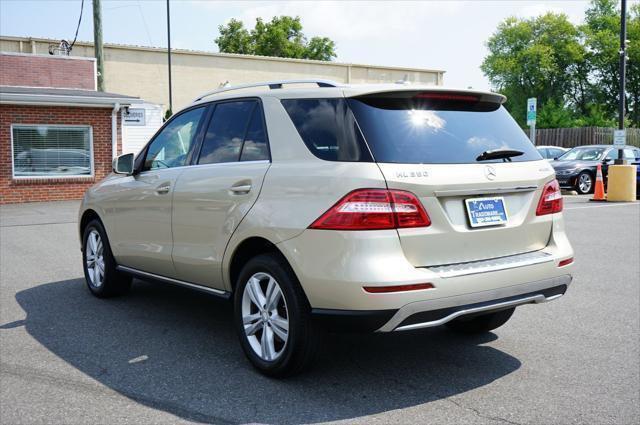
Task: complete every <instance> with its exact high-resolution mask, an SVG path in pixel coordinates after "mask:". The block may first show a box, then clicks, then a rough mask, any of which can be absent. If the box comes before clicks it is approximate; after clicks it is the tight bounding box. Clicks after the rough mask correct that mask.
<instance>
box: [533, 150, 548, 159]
mask: <svg viewBox="0 0 640 425" xmlns="http://www.w3.org/2000/svg"><path fill="white" fill-rule="evenodd" d="M536 149H537V150H538V153H539V154H540V156H542V157H543V158H549V156H550V153H549V149H547V148H536Z"/></svg>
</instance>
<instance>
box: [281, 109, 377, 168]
mask: <svg viewBox="0 0 640 425" xmlns="http://www.w3.org/2000/svg"><path fill="white" fill-rule="evenodd" d="M282 105H283V106H284V108H285V109H286V110H287V113H288V114H289V117H291V120H292V121H293V124H294V125H295V126H296V129H297V130H298V133H299V134H300V137H302V140H303V141H304V143H305V145H307V148H309V150H310V151H311V152H312V153H313V154H314V155H315V156H317V157H318V158H320V159H324V160H326V161H352V162H370V161H372V159H371V155H370V154H369V151H368V150H367V147H366V145H365V144H364V140H363V139H362V135H361V134H360V131H359V130H358V126H357V125H356V122H355V120H354V117H353V114H352V113H351V111H350V110H349V107H348V105H347V102H346V100H345V99H283V100H282Z"/></svg>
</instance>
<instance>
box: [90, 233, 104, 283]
mask: <svg viewBox="0 0 640 425" xmlns="http://www.w3.org/2000/svg"><path fill="white" fill-rule="evenodd" d="M86 245H87V246H86V247H85V250H86V255H85V261H86V264H87V272H88V274H89V280H90V283H91V285H92V286H94V287H96V288H99V287H101V286H102V284H103V283H104V269H105V265H104V244H103V243H102V238H101V237H100V233H98V231H97V230H95V229H93V230H91V232H90V233H89V235H88V236H87V243H86Z"/></svg>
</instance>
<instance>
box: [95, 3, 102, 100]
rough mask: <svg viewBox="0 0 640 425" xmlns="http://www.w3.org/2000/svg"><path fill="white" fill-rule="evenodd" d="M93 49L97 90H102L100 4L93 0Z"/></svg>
mask: <svg viewBox="0 0 640 425" xmlns="http://www.w3.org/2000/svg"><path fill="white" fill-rule="evenodd" d="M93 50H94V52H95V57H96V68H97V72H98V91H104V54H103V50H102V6H101V5H100V0H93Z"/></svg>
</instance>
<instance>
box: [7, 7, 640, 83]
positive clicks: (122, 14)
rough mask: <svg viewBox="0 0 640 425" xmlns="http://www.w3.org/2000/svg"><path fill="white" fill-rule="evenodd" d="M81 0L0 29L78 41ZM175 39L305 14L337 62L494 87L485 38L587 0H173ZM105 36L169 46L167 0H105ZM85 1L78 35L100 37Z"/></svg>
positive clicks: (308, 28)
mask: <svg viewBox="0 0 640 425" xmlns="http://www.w3.org/2000/svg"><path fill="white" fill-rule="evenodd" d="M631 1H632V2H634V1H640V0H631ZM80 5H81V0H64V1H54V0H0V34H1V35H12V36H32V37H44V38H53V39H65V40H68V41H71V40H73V37H74V33H75V30H76V26H77V23H78V17H79V15H80ZM170 5H171V45H172V48H183V49H192V50H205V51H217V46H216V44H215V42H214V39H215V38H216V37H217V36H218V26H219V25H221V24H224V23H226V22H228V21H229V20H230V19H232V18H235V19H240V20H242V21H243V22H244V23H245V26H248V27H253V25H254V23H255V19H256V18H258V17H261V18H263V19H264V20H270V19H271V17H273V16H277V15H290V16H300V18H301V20H302V24H303V31H304V33H305V35H306V36H307V37H308V38H311V37H313V36H326V37H329V38H331V39H332V40H334V41H335V42H336V46H337V55H338V57H337V59H336V61H338V62H348V63H362V64H374V65H387V66H407V67H416V68H426V69H440V70H444V71H446V74H445V77H444V83H445V85H447V86H451V87H473V88H476V89H488V88H490V87H489V82H488V80H487V79H486V78H485V77H484V75H483V73H482V71H481V70H480V65H481V63H482V60H483V59H484V57H485V56H486V54H487V49H486V47H485V42H486V41H487V39H488V38H489V37H490V36H491V34H492V33H493V32H494V31H495V29H496V27H497V25H498V24H499V23H500V22H501V21H502V20H504V19H505V18H507V17H509V16H517V17H523V18H524V17H532V16H538V15H541V14H544V13H545V12H547V11H553V12H558V13H565V14H566V15H567V16H568V17H569V19H570V20H571V21H572V22H574V23H580V22H581V21H582V19H583V16H584V11H585V9H586V8H587V7H588V1H582V0H570V1H561V0H556V1H526V0H525V1H522V0H521V1H506V0H504V1H422V2H404V1H395V2H391V1H386V2H385V1H377V2H375V1H353V2H352V1H338V2H329V1H327V2H321V1H277V2H276V1H204V0H203V1H188V0H171V3H170ZM102 9H103V12H102V13H103V40H104V42H105V43H120V44H135V45H143V46H156V47H166V45H167V33H166V2H165V0H102ZM92 19H93V18H92V1H91V0H85V4H84V11H83V14H82V22H81V24H80V29H79V33H78V40H83V41H93V20H92Z"/></svg>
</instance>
